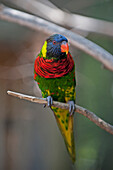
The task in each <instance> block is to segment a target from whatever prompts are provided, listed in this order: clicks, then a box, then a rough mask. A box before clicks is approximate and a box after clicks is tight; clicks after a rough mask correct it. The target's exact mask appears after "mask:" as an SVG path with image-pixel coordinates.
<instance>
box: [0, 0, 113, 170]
mask: <svg viewBox="0 0 113 170" xmlns="http://www.w3.org/2000/svg"><path fill="white" fill-rule="evenodd" d="M1 2H2V3H4V4H5V5H8V6H10V7H14V8H16V9H21V10H23V8H24V6H21V7H20V6H18V2H21V1H19V0H17V1H13V0H2V1H1ZM23 2H24V3H26V6H27V3H28V0H26V1H25V0H24V1H23ZM29 2H30V1H29ZM31 2H32V1H31ZM41 2H42V3H44V4H48V5H50V4H51V2H52V3H53V4H54V5H55V6H57V7H59V8H60V9H63V10H65V11H68V12H70V13H71V12H73V13H76V14H80V15H84V16H89V17H94V18H96V19H102V20H106V21H111V22H112V21H113V1H112V0H99V1H98V0H84V1H82V0H79V1H78V0H75V1H74V0H71V1H69V0H65V1H64V0H59V1H55V0H52V1H44V0H43V1H41ZM16 3H17V4H16ZM33 3H34V2H33ZM28 7H29V6H28ZM32 13H33V11H32ZM74 31H75V32H76V31H80V30H74ZM106 31H107V30H106ZM81 34H83V35H84V36H85V37H86V38H88V39H90V40H91V41H93V42H95V43H97V44H98V45H100V46H102V47H103V48H105V49H106V50H107V51H109V52H110V53H111V54H113V35H111V36H110V35H109V36H107V35H104V34H99V33H98V30H97V31H95V32H92V31H88V32H86V31H83V32H81ZM47 36H48V35H45V34H44V33H43V32H36V31H33V30H30V29H28V28H26V27H22V26H19V25H17V24H13V23H9V22H6V21H0V95H1V97H0V169H1V170H15V169H16V170H20V169H21V170H31V169H32V170H71V169H72V170H73V169H74V170H113V136H112V135H110V134H109V133H107V132H105V131H104V130H102V129H100V128H99V127H97V126H96V125H95V124H94V123H92V122H91V121H89V120H88V119H87V118H85V117H84V116H82V115H79V114H78V113H76V114H75V116H74V118H75V120H74V121H75V141H76V154H77V161H76V163H75V165H74V166H73V165H72V163H71V161H70V159H69V157H68V154H67V151H66V148H65V145H64V142H63V139H62V136H61V134H60V132H59V129H58V127H57V125H56V122H55V119H54V116H53V114H52V112H51V111H50V109H49V108H45V109H44V108H43V106H42V105H39V104H34V103H30V102H27V101H24V100H19V99H17V98H14V97H11V96H8V95H7V93H6V92H7V90H12V91H17V92H21V93H25V94H29V95H35V96H39V92H38V90H37V86H36V83H35V82H34V79H33V63H34V60H35V57H36V55H37V54H38V52H39V51H40V49H41V46H42V44H43V41H44V40H45V38H46V37H47ZM70 51H71V53H72V56H73V57H74V60H75V64H76V78H77V87H76V92H77V104H78V105H81V106H83V107H85V108H87V109H89V110H91V111H93V112H94V113H96V114H97V115H98V116H99V117H101V118H102V119H104V120H105V121H107V122H109V123H111V124H113V116H112V114H113V73H112V72H110V71H108V70H106V69H103V68H102V65H101V64H100V63H99V62H97V61H96V60H94V59H93V58H92V57H91V56H88V55H86V54H85V53H83V52H82V51H79V50H78V49H76V48H75V47H73V46H72V45H71V46H70Z"/></svg>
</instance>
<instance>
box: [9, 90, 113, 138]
mask: <svg viewBox="0 0 113 170" xmlns="http://www.w3.org/2000/svg"><path fill="white" fill-rule="evenodd" d="M7 93H8V94H9V95H11V96H14V97H18V98H20V99H24V100H28V101H30V102H34V103H40V104H47V101H46V99H45V98H39V97H35V96H29V95H25V94H21V93H16V92H13V91H7ZM53 106H55V107H58V108H62V109H69V104H66V103H61V102H56V101H53ZM75 108H76V110H75V111H76V112H77V113H80V114H82V115H83V116H85V117H87V118H88V119H89V120H91V121H92V122H94V123H95V124H96V125H97V126H99V127H100V128H102V129H104V130H105V131H107V132H108V133H110V134H112V135H113V126H112V125H110V124H109V123H107V122H105V121H104V120H102V119H101V118H99V117H98V116H96V115H95V114H94V113H93V112H91V111H89V110H87V109H85V108H83V107H81V106H78V105H75Z"/></svg>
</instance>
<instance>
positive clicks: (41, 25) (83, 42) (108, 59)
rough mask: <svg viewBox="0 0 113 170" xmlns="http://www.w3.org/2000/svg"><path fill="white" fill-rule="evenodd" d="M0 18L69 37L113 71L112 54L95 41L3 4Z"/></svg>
mask: <svg viewBox="0 0 113 170" xmlns="http://www.w3.org/2000/svg"><path fill="white" fill-rule="evenodd" d="M0 19H2V20H5V21H9V22H13V23H17V24H19V25H22V26H26V27H28V28H31V29H34V30H38V31H42V32H44V33H46V34H49V35H50V34H53V33H60V34H63V35H65V36H66V37H68V38H69V39H70V42H71V43H72V44H73V45H74V46H75V47H77V48H78V49H80V50H82V51H84V52H85V53H87V54H89V55H91V56H92V57H94V58H95V59H96V60H98V61H100V62H101V63H102V64H103V65H104V66H105V68H107V69H109V70H111V71H113V55H111V54H110V53H109V52H107V51H106V50H104V49H103V48H101V47H100V46H98V45H96V44H95V43H93V42H91V41H89V40H87V39H86V38H84V37H82V36H80V35H78V34H76V33H74V32H71V31H69V30H67V29H65V28H63V27H60V26H58V25H56V24H53V23H51V22H49V21H46V20H44V19H41V18H39V17H36V16H33V15H30V14H27V13H25V12H21V11H18V10H15V9H11V8H8V7H5V6H3V5H0Z"/></svg>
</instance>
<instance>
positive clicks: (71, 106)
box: [68, 101, 75, 116]
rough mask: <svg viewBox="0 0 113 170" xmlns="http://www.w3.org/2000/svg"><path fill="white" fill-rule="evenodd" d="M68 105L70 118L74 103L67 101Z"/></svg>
mask: <svg viewBox="0 0 113 170" xmlns="http://www.w3.org/2000/svg"><path fill="white" fill-rule="evenodd" d="M68 104H69V113H70V116H72V115H73V114H74V111H75V103H74V101H68Z"/></svg>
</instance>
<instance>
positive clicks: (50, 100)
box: [46, 96, 53, 107]
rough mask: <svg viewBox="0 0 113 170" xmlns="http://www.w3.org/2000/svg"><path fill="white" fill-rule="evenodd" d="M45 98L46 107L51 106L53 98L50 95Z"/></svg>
mask: <svg viewBox="0 0 113 170" xmlns="http://www.w3.org/2000/svg"><path fill="white" fill-rule="evenodd" d="M46 100H47V105H48V107H51V105H52V104H53V98H52V97H51V96H48V97H47V98H46Z"/></svg>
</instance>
